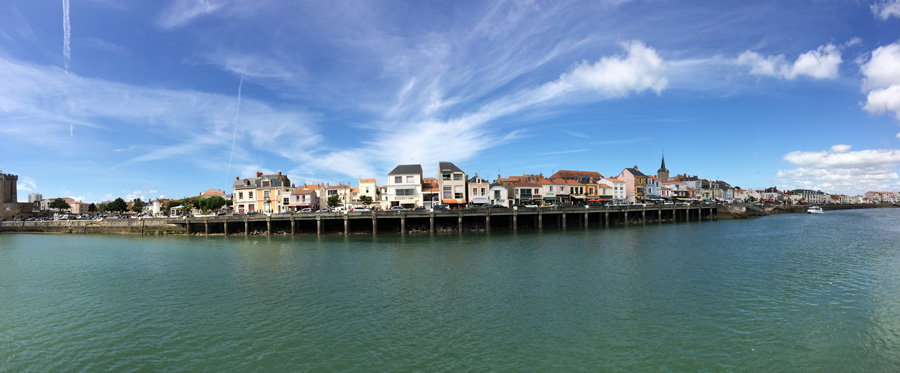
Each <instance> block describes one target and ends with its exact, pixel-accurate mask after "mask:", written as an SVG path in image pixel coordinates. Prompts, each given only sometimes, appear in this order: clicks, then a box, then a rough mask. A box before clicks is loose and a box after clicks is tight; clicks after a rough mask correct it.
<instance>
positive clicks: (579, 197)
mask: <svg viewBox="0 0 900 373" xmlns="http://www.w3.org/2000/svg"><path fill="white" fill-rule="evenodd" d="M571 197H572V198H578V199H584V196H571Z"/></svg>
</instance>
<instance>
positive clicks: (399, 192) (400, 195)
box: [387, 164, 423, 208]
mask: <svg viewBox="0 0 900 373" xmlns="http://www.w3.org/2000/svg"><path fill="white" fill-rule="evenodd" d="M387 194H388V204H389V205H390V207H394V206H400V207H406V208H414V207H419V206H423V198H422V165H419V164H402V165H399V166H397V167H395V168H394V169H393V170H392V171H391V172H390V173H388V184H387Z"/></svg>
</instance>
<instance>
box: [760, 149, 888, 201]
mask: <svg viewBox="0 0 900 373" xmlns="http://www.w3.org/2000/svg"><path fill="white" fill-rule="evenodd" d="M784 160H785V161H787V162H788V163H791V164H793V165H796V166H799V167H798V168H796V169H793V170H779V171H778V172H777V173H776V176H777V177H778V179H779V180H780V183H781V184H784V185H785V186H786V187H788V188H790V189H793V188H810V189H822V190H824V191H827V192H832V193H847V194H858V193H865V192H866V191H868V190H890V189H892V188H895V187H897V185H896V183H897V180H898V179H900V176H898V174H897V171H896V169H897V167H898V166H900V150H898V149H867V150H859V151H850V145H835V146H832V147H831V149H830V150H827V151H811V152H803V151H795V152H790V153H788V154H786V155H785V156H784Z"/></svg>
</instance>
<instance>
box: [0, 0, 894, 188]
mask: <svg viewBox="0 0 900 373" xmlns="http://www.w3.org/2000/svg"><path fill="white" fill-rule="evenodd" d="M898 123H900V3H898V2H896V1H880V0H879V1H809V2H803V1H796V2H784V1H750V2H714V1H709V2H697V1H639V0H635V1H627V0H617V1H585V2H578V1H564V2H539V1H522V2H502V1H489V2H483V1H472V2H470V1H449V2H448V1H417V2H416V1H399V2H393V1H371V2H365V1H353V2H334V1H323V2H313V1H310V2H295V1H252V2H248V1H217V0H175V1H169V0H166V1H137V0H134V1H128V0H123V1H114V0H72V1H69V0H63V1H61V2H60V1H16V0H5V1H2V2H0V144H2V145H0V169H2V170H3V172H4V173H14V174H17V175H19V185H18V189H19V200H25V199H27V195H28V193H31V192H39V193H42V194H43V195H44V197H45V198H51V197H53V198H55V197H75V198H77V199H82V200H84V201H88V202H93V201H103V200H109V199H113V198H116V197H124V198H127V199H131V198H135V197H141V198H144V199H150V198H155V197H158V196H165V197H170V198H171V197H176V198H177V197H182V196H189V195H196V194H198V193H200V192H201V191H204V190H206V189H209V188H219V189H226V190H228V189H230V185H231V182H232V181H233V180H234V178H235V177H236V176H241V177H246V176H251V175H253V174H254V173H255V172H256V171H257V170H260V171H263V172H277V171H282V172H285V173H287V174H288V175H289V177H290V178H291V180H292V181H293V182H295V183H297V184H299V183H303V182H330V183H337V182H347V181H352V182H353V183H354V184H355V183H356V179H358V178H370V177H375V178H377V179H378V182H379V183H384V182H385V181H386V175H387V173H388V172H389V171H390V170H391V169H392V168H393V167H395V166H396V165H397V164H407V163H420V164H422V165H423V168H424V170H425V173H426V176H429V175H434V174H435V173H436V168H437V163H438V161H452V162H454V163H455V164H456V165H458V166H459V167H460V168H462V169H463V170H464V171H466V172H467V173H468V174H470V175H473V174H475V173H478V174H479V175H484V176H488V177H490V178H495V177H496V175H497V174H502V175H503V176H504V177H505V176H508V175H520V174H523V173H543V174H544V175H549V174H552V173H553V172H555V171H557V170H560V169H580V170H591V171H598V172H600V173H602V174H604V175H613V176H614V175H617V174H618V173H619V172H621V170H622V169H623V168H625V167H632V166H634V165H638V166H639V167H640V169H641V170H644V171H648V172H651V173H655V172H656V170H657V169H658V168H659V161H660V155H661V154H662V152H665V156H666V166H667V168H668V169H669V170H670V171H671V172H672V174H675V173H688V174H691V175H698V176H700V177H703V178H707V179H721V180H725V181H728V182H730V183H731V184H732V185H736V186H740V187H743V188H765V187H769V186H773V185H776V186H778V187H780V188H814V189H822V190H824V191H828V192H832V193H848V194H856V193H865V192H866V191H868V190H888V191H895V192H896V191H900V179H898V168H900V167H898V165H900V150H898V145H900V126H898Z"/></svg>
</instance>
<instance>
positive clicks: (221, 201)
mask: <svg viewBox="0 0 900 373" xmlns="http://www.w3.org/2000/svg"><path fill="white" fill-rule="evenodd" d="M199 203H200V209H201V210H212V211H216V210H218V209H220V208H222V206H225V204H226V201H225V198H222V197H220V196H212V197H209V198H204V199H201V200H200V201H199Z"/></svg>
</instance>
